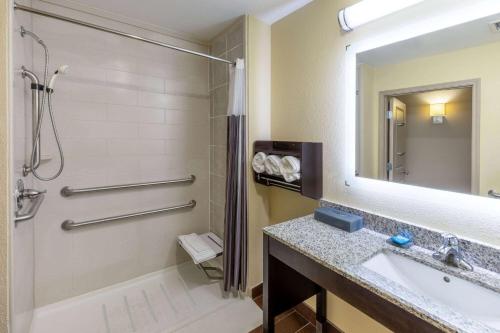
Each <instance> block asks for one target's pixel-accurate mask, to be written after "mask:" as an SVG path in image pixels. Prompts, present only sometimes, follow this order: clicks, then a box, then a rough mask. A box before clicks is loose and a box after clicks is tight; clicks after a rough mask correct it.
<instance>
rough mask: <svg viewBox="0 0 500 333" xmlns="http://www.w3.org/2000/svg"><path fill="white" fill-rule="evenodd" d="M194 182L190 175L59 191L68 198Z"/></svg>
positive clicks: (192, 176)
mask: <svg viewBox="0 0 500 333" xmlns="http://www.w3.org/2000/svg"><path fill="white" fill-rule="evenodd" d="M195 180H196V177H195V176H194V175H191V176H189V177H188V178H180V179H170V180H161V181H157V182H147V183H133V184H122V185H108V186H99V187H86V188H71V187H68V186H65V187H63V188H62V189H61V195H62V196H63V197H70V196H72V195H75V194H84V193H91V192H103V191H111V190H123V189H128V188H138V187H145V186H155V185H167V184H180V183H193V182H194V181H195Z"/></svg>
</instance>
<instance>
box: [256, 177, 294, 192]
mask: <svg viewBox="0 0 500 333" xmlns="http://www.w3.org/2000/svg"><path fill="white" fill-rule="evenodd" d="M256 177H257V182H259V183H265V184H266V185H267V186H271V185H273V186H276V187H282V188H284V189H287V190H291V191H295V192H299V193H300V192H301V191H302V187H301V186H300V185H296V184H292V183H287V182H285V181H281V180H278V179H274V178H270V177H272V176H270V177H269V176H263V175H261V174H257V175H256Z"/></svg>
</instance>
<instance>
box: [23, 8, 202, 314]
mask: <svg viewBox="0 0 500 333" xmlns="http://www.w3.org/2000/svg"><path fill="white" fill-rule="evenodd" d="M33 5H34V6H35V7H38V8H41V9H44V10H49V11H52V12H57V13H61V14H63V15H68V16H71V17H75V18H79V19H82V20H87V21H91V22H94V23H96V24H101V25H104V26H107V27H112V28H117V29H120V30H125V31H127V32H131V33H137V34H139V35H142V36H145V37H148V38H153V39H157V40H161V41H164V42H168V43H172V44H175V45H178V46H181V47H186V48H189V49H193V50H198V51H202V52H207V49H206V47H204V46H201V45H197V44H194V43H190V42H186V41H183V40H179V39H175V38H171V37H168V36H164V35H160V34H157V33H153V32H151V31H146V30H141V29H138V28H135V27H131V26H127V25H124V24H121V23H117V22H114V21H111V20H104V19H102V18H97V17H93V16H90V15H87V14H83V13H78V12H75V11H71V10H68V9H62V8H59V7H55V6H53V5H49V4H46V3H42V2H35V3H34V4H33ZM33 26H34V27H33V29H34V31H35V32H36V33H37V34H39V35H40V37H41V38H42V39H43V40H44V41H45V43H46V44H47V45H48V47H49V50H50V72H53V71H54V70H55V69H56V68H57V67H58V66H60V65H62V64H68V65H70V70H69V74H68V75H67V76H64V77H61V79H60V81H58V82H57V83H56V88H55V93H54V95H53V96H54V112H55V115H56V120H57V125H58V129H59V133H60V136H61V141H62V145H63V149H64V152H65V163H66V164H65V168H64V171H63V173H62V175H61V176H60V177H59V178H58V179H56V180H54V181H51V182H40V181H35V185H34V186H35V187H37V188H40V189H47V190H48V193H47V196H46V200H45V202H44V204H43V205H42V207H41V208H40V211H39V213H38V215H37V218H36V219H35V222H34V225H35V304H36V306H41V305H44V304H48V303H52V302H55V301H58V300H61V299H64V298H67V297H70V296H74V295H78V294H82V293H85V292H89V291H91V290H94V289H97V288H101V287H104V286H108V285H111V284H114V283H117V282H120V281H124V280H127V279H130V278H133V277H136V276H139V275H142V274H145V273H149V272H152V271H155V270H159V269H162V268H164V267H167V266H170V265H173V264H176V263H178V262H181V261H184V260H186V259H187V257H186V256H185V254H184V252H183V250H182V249H179V248H178V246H177V245H176V237H177V235H178V234H184V233H191V232H206V231H207V230H208V228H209V142H210V122H209V112H210V99H209V81H208V77H209V63H208V61H207V60H204V59H202V58H198V57H195V56H191V55H186V54H182V53H179V52H175V51H171V50H167V49H165V48H161V47H158V46H154V45H149V44H145V43H141V42H138V41H132V40H128V39H125V38H123V37H118V36H114V35H110V34H107V33H104V32H99V31H94V30H91V29H88V28H84V27H79V26H76V25H71V24H69V23H64V22H60V21H55V20H53V19H49V18H44V17H39V16H33ZM33 56H34V63H35V68H36V71H37V72H38V73H40V75H41V71H42V69H43V57H42V56H43V54H42V50H41V48H39V47H37V46H35V47H34V50H33ZM42 145H43V151H42V154H43V155H48V156H52V160H50V161H48V162H46V163H45V164H44V165H43V166H41V167H40V168H39V172H40V173H42V174H50V173H52V172H54V171H55V167H56V166H57V164H58V154H57V149H56V146H55V144H54V140H53V139H52V135H51V133H50V128H49V127H48V126H45V127H44V129H43V137H42ZM190 174H194V175H196V182H195V183H194V184H192V185H177V186H170V187H165V186H163V187H151V188H147V189H141V190H129V191H115V192H110V193H101V194H88V195H82V196H75V197H71V198H63V197H62V196H61V195H60V194H59V192H60V190H61V188H62V187H64V186H71V187H89V186H101V185H106V184H120V183H133V182H140V181H147V180H151V181H154V180H162V179H171V178H178V177H186V176H187V175H190ZM191 199H195V200H196V201H197V206H196V208H195V209H194V210H192V211H183V212H172V213H167V214H159V215H155V216H149V217H142V218H137V219H131V220H128V221H124V222H117V223H112V224H108V225H102V226H98V227H91V228H85V229H82V230H74V231H71V232H68V231H63V230H62V229H61V223H62V222H63V221H64V220H66V219H72V220H75V221H81V220H87V219H93V218H99V217H106V216H112V215H117V214H124V213H128V212H135V211H143V210H148V209H154V208H161V207H167V206H171V205H176V204H182V203H185V202H188V201H189V200H191Z"/></svg>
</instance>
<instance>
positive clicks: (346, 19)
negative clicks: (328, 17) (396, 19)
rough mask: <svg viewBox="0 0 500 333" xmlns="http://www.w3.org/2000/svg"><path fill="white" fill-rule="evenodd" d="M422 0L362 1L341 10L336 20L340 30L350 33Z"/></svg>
mask: <svg viewBox="0 0 500 333" xmlns="http://www.w3.org/2000/svg"><path fill="white" fill-rule="evenodd" d="M422 1H424V0H362V1H360V2H358V3H356V4H354V5H352V6H349V7H346V8H344V9H341V10H340V11H339V13H338V19H339V23H340V26H341V28H342V30H344V31H351V30H353V29H354V28H356V27H359V26H360V25H363V24H365V23H368V22H371V21H374V20H376V19H379V18H381V17H384V16H386V15H389V14H392V13H394V12H397V11H399V10H402V9H404V8H406V7H410V6H413V5H415V4H417V3H419V2H422Z"/></svg>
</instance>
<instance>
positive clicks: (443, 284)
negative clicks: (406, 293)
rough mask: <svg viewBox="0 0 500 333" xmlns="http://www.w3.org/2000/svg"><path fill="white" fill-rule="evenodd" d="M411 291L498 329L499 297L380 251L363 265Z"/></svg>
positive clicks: (415, 262)
mask: <svg viewBox="0 0 500 333" xmlns="http://www.w3.org/2000/svg"><path fill="white" fill-rule="evenodd" d="M362 265H363V266H364V267H366V268H368V269H370V270H372V271H374V272H376V273H378V274H380V275H382V276H384V277H386V278H387V279H389V280H392V281H394V282H396V283H398V284H399V285H401V286H403V287H405V288H407V289H409V290H411V291H412V292H414V293H416V294H419V295H422V296H426V297H427V298H430V299H433V300H434V301H436V302H438V303H441V304H444V305H446V306H448V307H450V308H452V309H454V310H455V311H457V312H459V313H461V314H463V315H465V316H467V317H469V318H471V319H474V320H477V321H480V322H482V323H483V324H486V325H488V326H490V327H493V328H495V329H497V330H500V294H499V293H496V292H494V291H493V290H490V289H487V288H483V287H481V286H479V285H476V284H473V283H471V282H469V281H466V280H463V279H460V278H457V277H454V276H451V275H447V274H446V273H443V272H441V271H439V270H437V269H434V268H432V267H430V266H427V265H425V264H422V263H419V262H417V261H415V260H412V259H409V258H406V257H403V256H401V255H397V254H395V253H392V252H382V253H379V254H377V255H375V256H374V257H373V258H371V259H369V260H367V261H365V262H364V263H363V264H362Z"/></svg>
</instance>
